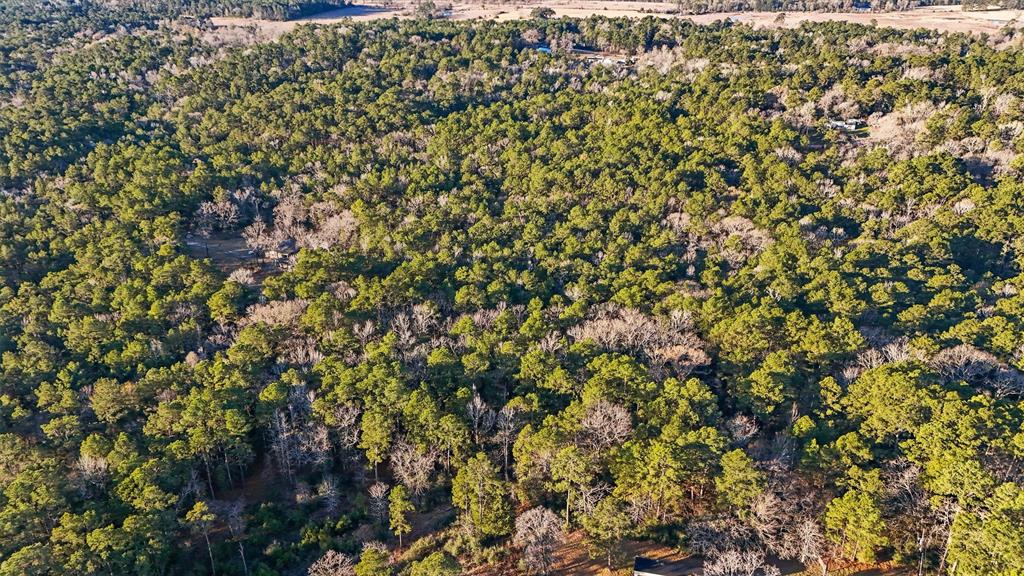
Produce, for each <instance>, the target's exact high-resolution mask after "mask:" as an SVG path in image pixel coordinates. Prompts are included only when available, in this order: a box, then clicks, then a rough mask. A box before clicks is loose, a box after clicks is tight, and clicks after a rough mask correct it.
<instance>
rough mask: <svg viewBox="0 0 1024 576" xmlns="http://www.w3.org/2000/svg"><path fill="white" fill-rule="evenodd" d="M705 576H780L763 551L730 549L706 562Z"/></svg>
mask: <svg viewBox="0 0 1024 576" xmlns="http://www.w3.org/2000/svg"><path fill="white" fill-rule="evenodd" d="M704 574H705V576H755V574H760V575H762V576H778V575H779V574H781V572H780V571H779V569H778V568H776V567H775V566H772V565H771V564H768V563H767V562H766V561H765V556H764V551H763V550H757V549H755V550H738V549H735V548H730V549H729V550H726V551H724V552H721V553H719V554H716V555H714V556H712V557H711V558H710V559H709V560H708V561H706V562H704Z"/></svg>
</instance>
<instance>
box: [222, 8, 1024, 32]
mask: <svg viewBox="0 0 1024 576" xmlns="http://www.w3.org/2000/svg"><path fill="white" fill-rule="evenodd" d="M438 3H439V4H444V2H438ZM451 5H452V12H451V18H452V19H454V20H472V19H485V20H515V19H524V18H529V17H530V12H531V11H532V10H533V9H534V8H538V7H547V8H551V9H552V10H554V12H555V15H556V16H559V17H560V16H568V17H573V18H586V17H588V16H593V15H601V16H608V17H625V18H643V17H645V16H657V17H660V18H680V17H681V18H688V19H690V20H693V21H694V22H696V23H698V24H708V23H711V22H715V21H716V20H723V19H725V18H731V19H732V20H734V21H737V22H742V23H745V24H750V25H752V26H755V27H779V26H782V27H786V28H794V27H796V26H799V25H800V24H801V23H803V22H829V21H845V22H856V23H860V24H871V23H873V22H874V23H877V24H878V25H879V26H888V27H893V28H902V29H917V28H927V29H932V30H938V31H940V32H966V33H983V32H987V33H994V32H998V31H999V30H1000V29H1002V28H1004V27H1006V26H1007V25H1013V24H1015V23H1017V22H1020V23H1021V24H1024V10H991V11H987V12H963V11H961V10H960V7H959V6H931V7H926V8H919V9H916V10H910V11H907V12H885V13H872V12H789V13H787V14H786V16H785V18H784V19H782V20H781V21H779V19H778V16H779V14H778V13H777V12H723V13H715V14H699V15H683V16H679V15H676V14H673V13H672V12H673V9H674V8H673V5H672V4H671V3H669V2H649V1H636V2H631V1H623V0H534V1H527V2H519V3H514V2H471V1H467V0H455V1H454V2H452V3H451ZM411 6H412V2H411V0H402V1H400V2H397V3H394V4H390V5H387V6H385V5H383V4H373V3H367V4H363V5H356V6H348V7H346V8H341V9H338V10H331V11H329V12H324V13H322V14H316V15H314V16H309V17H306V18H300V19H298V20H291V21H288V22H274V21H269V20H258V19H252V18H214V19H213V23H214V25H216V26H218V27H231V26H255V27H256V28H257V29H258V31H259V33H260V35H261V36H263V37H269V38H272V37H276V36H279V35H280V34H283V33H285V32H288V31H290V30H292V29H293V28H295V27H296V26H299V25H301V24H331V23H338V22H344V21H349V20H350V21H356V22H359V21H368V20H377V19H380V18H409V17H410V14H411Z"/></svg>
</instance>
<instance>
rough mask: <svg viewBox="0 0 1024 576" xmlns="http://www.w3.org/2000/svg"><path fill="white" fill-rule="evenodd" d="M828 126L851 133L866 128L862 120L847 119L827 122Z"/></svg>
mask: <svg viewBox="0 0 1024 576" xmlns="http://www.w3.org/2000/svg"><path fill="white" fill-rule="evenodd" d="M828 125H829V126H831V127H832V128H835V129H837V130H845V131H847V132H853V131H854V130H860V129H861V128H863V127H865V126H867V122H865V121H864V119H863V118H847V119H845V120H829V121H828Z"/></svg>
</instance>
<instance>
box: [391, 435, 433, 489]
mask: <svg viewBox="0 0 1024 576" xmlns="http://www.w3.org/2000/svg"><path fill="white" fill-rule="evenodd" d="M436 462H437V454H436V453H434V452H433V451H428V452H424V451H422V450H420V449H419V448H417V447H416V446H414V445H413V444H411V443H409V442H407V441H405V440H401V441H399V442H398V443H397V444H396V445H395V448H394V449H393V450H392V451H391V469H392V471H394V473H395V478H396V479H398V481H399V482H401V483H402V484H404V485H405V486H406V487H407V488H409V490H410V491H411V492H412V493H413V495H414V496H420V495H422V494H423V492H425V491H426V490H427V488H429V487H430V477H431V475H432V474H433V472H434V464H435V463H436Z"/></svg>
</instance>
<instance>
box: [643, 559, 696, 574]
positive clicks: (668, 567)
mask: <svg viewBox="0 0 1024 576" xmlns="http://www.w3.org/2000/svg"><path fill="white" fill-rule="evenodd" d="M700 573H701V563H700V562H699V561H695V559H694V558H687V559H686V560H680V561H677V562H673V561H666V560H655V559H653V558H645V557H643V556H637V557H635V558H633V576H692V575H694V574H700Z"/></svg>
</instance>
